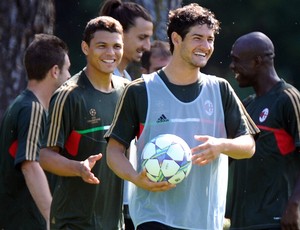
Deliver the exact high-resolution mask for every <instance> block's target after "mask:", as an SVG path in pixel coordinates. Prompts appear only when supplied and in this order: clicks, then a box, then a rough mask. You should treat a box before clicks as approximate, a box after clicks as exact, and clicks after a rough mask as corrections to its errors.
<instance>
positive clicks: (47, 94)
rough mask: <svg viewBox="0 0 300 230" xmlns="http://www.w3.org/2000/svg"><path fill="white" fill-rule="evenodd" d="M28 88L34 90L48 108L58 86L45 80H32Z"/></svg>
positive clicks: (46, 108)
mask: <svg viewBox="0 0 300 230" xmlns="http://www.w3.org/2000/svg"><path fill="white" fill-rule="evenodd" d="M49 87H50V88H49ZM27 89H28V90H30V91H32V92H33V93H34V95H35V96H36V97H37V99H38V100H39V102H40V103H41V105H42V106H43V107H44V109H45V110H48V108H49V103H50V99H51V96H52V94H53V93H54V91H55V90H56V88H55V87H53V86H52V85H51V84H47V83H46V82H45V81H42V82H38V81H35V80H30V81H29V82H28V86H27Z"/></svg>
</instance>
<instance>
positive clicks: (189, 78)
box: [163, 60, 200, 85]
mask: <svg viewBox="0 0 300 230" xmlns="http://www.w3.org/2000/svg"><path fill="white" fill-rule="evenodd" d="M163 70H164V72H165V74H166V76H167V78H168V80H169V81H170V82H171V83H173V84H175V85H189V84H192V83H195V82H196V81H197V80H198V77H199V73H200V69H199V68H195V67H192V66H191V67H190V68H186V67H185V68H184V65H182V64H178V63H176V62H175V61H172V60H171V62H170V63H169V64H168V65H167V66H166V67H165V68H163Z"/></svg>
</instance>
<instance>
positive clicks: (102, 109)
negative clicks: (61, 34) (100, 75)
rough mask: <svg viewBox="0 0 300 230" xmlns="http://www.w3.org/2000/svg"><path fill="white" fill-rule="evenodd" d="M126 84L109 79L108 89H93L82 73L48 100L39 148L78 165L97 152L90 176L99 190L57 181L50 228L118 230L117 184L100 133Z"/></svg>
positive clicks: (74, 181) (79, 181) (119, 194)
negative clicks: (97, 181)
mask: <svg viewBox="0 0 300 230" xmlns="http://www.w3.org/2000/svg"><path fill="white" fill-rule="evenodd" d="M125 83H126V80H124V79H122V78H119V77H116V76H113V77H112V84H113V86H114V90H113V91H112V92H110V93H103V92H101V91H98V90H96V89H95V88H94V87H93V86H92V84H91V83H90V81H89V80H88V78H87V76H86V75H85V72H84V71H82V72H80V73H78V74H77V75H75V76H73V77H72V78H71V79H70V80H69V81H67V82H66V83H65V84H64V85H63V86H62V87H61V88H60V89H59V90H58V91H57V92H56V93H55V95H54V96H53V98H52V100H51V106H50V110H49V122H48V123H47V126H46V128H47V130H46V133H47V136H45V137H44V138H43V146H44V147H53V146H58V147H60V149H61V154H62V155H63V156H65V157H67V158H69V159H72V160H77V161H82V160H85V159H86V158H88V157H89V156H90V155H93V154H98V153H102V154H103V157H102V159H101V160H100V161H98V162H97V163H96V165H95V166H94V168H93V169H92V172H93V173H94V174H95V176H96V177H98V178H99V179H100V180H101V183H100V184H99V185H91V184H88V183H85V182H84V181H83V180H82V179H81V178H80V177H59V178H58V181H57V182H56V183H57V184H56V188H55V191H54V194H53V202H52V207H51V224H52V225H51V229H60V228H61V227H62V226H69V227H70V228H71V229H72V228H76V229H77V228H78V229H120V228H121V226H122V181H121V179H120V178H118V177H117V176H116V175H115V174H114V173H113V172H112V171H111V170H110V169H109V167H108V166H107V164H106V141H105V139H104V138H103V136H104V133H105V132H106V130H107V129H108V128H109V127H110V124H111V121H112V118H113V114H114V110H115V106H116V103H117V101H118V99H119V96H120V94H121V92H122V91H123V88H124V87H125Z"/></svg>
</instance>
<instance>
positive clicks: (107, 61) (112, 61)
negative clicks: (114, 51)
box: [103, 60, 115, 63]
mask: <svg viewBox="0 0 300 230" xmlns="http://www.w3.org/2000/svg"><path fill="white" fill-rule="evenodd" d="M103 62H105V63H114V62H115V60H103Z"/></svg>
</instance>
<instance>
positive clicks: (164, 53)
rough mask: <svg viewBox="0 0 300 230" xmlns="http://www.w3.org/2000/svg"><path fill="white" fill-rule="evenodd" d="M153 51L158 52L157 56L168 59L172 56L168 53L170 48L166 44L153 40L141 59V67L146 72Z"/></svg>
mask: <svg viewBox="0 0 300 230" xmlns="http://www.w3.org/2000/svg"><path fill="white" fill-rule="evenodd" d="M154 49H155V50H158V51H159V56H161V57H170V56H171V55H172V54H171V52H170V46H169V43H168V42H165V41H161V40H154V41H153V42H152V43H151V47H150V50H149V51H145V52H144V53H143V55H142V58H141V66H142V67H143V68H144V69H146V70H147V71H149V68H150V58H151V55H152V53H153V51H154Z"/></svg>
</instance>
